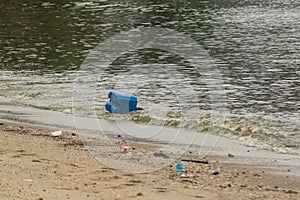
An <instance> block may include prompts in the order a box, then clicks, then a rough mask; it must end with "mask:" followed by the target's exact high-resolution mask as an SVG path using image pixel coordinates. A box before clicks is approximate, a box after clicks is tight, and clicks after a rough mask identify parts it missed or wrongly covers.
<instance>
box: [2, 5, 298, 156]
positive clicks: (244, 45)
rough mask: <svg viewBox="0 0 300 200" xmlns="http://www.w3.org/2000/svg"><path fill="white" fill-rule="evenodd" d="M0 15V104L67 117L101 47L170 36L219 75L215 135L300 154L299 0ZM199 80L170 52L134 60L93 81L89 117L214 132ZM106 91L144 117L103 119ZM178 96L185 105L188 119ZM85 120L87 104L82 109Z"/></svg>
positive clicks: (24, 9)
mask: <svg viewBox="0 0 300 200" xmlns="http://www.w3.org/2000/svg"><path fill="white" fill-rule="evenodd" d="M0 9H1V10H2V11H5V12H1V13H0V16H1V18H0V41H1V42H0V69H1V71H0V76H1V82H0V91H1V95H3V96H8V97H11V98H13V99H14V100H15V101H17V102H19V103H23V104H26V105H31V106H36V107H41V108H44V109H54V110H59V111H62V112H66V113H72V112H73V110H72V109H73V107H72V105H73V104H72V102H73V95H74V83H75V82H76V81H75V80H76V77H77V75H78V74H80V71H78V70H80V65H81V63H82V62H83V61H84V59H85V58H86V56H87V55H88V53H89V52H90V51H91V50H92V49H93V48H95V47H96V45H97V44H98V43H100V42H103V41H104V40H105V39H108V38H110V37H111V36H114V35H115V34H118V33H119V32H121V31H128V30H130V29H132V28H140V27H160V28H169V29H173V30H176V31H178V32H182V33H185V34H186V35H188V36H190V37H191V38H193V39H194V40H195V41H197V42H198V43H199V44H200V45H201V46H202V47H203V48H204V49H205V50H207V51H208V53H209V55H210V57H211V58H212V60H213V61H214V62H215V64H216V67H217V68H218V70H219V73H220V74H221V75H222V81H223V84H222V85H223V86H224V89H225V92H226V102H225V103H226V108H227V112H226V116H227V117H226V120H225V125H224V127H219V129H218V130H214V131H216V132H218V133H219V134H224V135H227V136H230V137H237V138H240V139H243V140H245V143H246V144H249V145H254V146H259V147H262V148H267V149H272V150H276V151H278V152H289V153H298V154H299V153H300V147H299V144H300V124H299V121H300V120H299V119H300V115H299V107H300V97H299V91H300V12H299V9H300V3H298V1H292V0H266V1H263V0H261V1H258V0H257V1H246V0H232V1H229V0H214V1H199V0H194V1H164V3H161V1H85V2H79V1H78V2H74V1H51V3H50V2H45V1H41V0H40V1H39V0H35V1H19V0H18V1H17V0H14V1H9V2H4V1H2V2H1V3H0ZM153 64H156V65H153ZM174 66H175V67H174ZM168 67H169V68H170V67H171V68H172V69H173V68H176V72H177V73H170V70H168ZM137 68H138V70H133V69H137ZM199 77H201V74H198V73H197V72H196V71H195V70H194V69H193V68H192V67H191V66H190V65H189V63H187V62H185V60H184V59H183V58H180V57H178V56H177V55H174V54H172V53H170V52H165V51H160V50H157V49H146V50H141V51H136V52H131V53H128V54H126V55H123V56H120V58H119V59H118V60H116V61H115V62H114V63H113V64H112V65H110V66H109V67H108V68H106V69H105V73H104V74H102V78H101V80H98V82H97V83H96V84H97V90H96V93H95V102H96V104H95V110H94V111H96V114H97V116H98V117H100V118H106V119H120V120H133V121H137V122H143V123H150V124H161V125H169V126H176V127H188V128H197V129H198V130H200V131H210V127H211V126H212V118H211V116H212V112H211V108H212V102H211V98H210V97H211V96H210V92H211V91H209V88H208V87H207V85H206V83H205V81H201V80H203V79H201V78H200V79H199ZM124 80H126V81H124ZM91 81H92V80H91ZM178 88H181V90H179V89H178ZM111 89H117V90H121V91H127V92H128V91H129V92H133V93H134V94H136V95H137V96H138V97H139V105H140V106H141V107H143V108H145V110H144V111H143V112H138V113H132V114H129V115H110V114H108V113H106V112H105V110H104V104H105V102H106V101H107V97H106V96H107V92H108V91H109V90H111ZM179 91H180V95H181V97H183V98H184V99H185V100H187V101H188V102H190V105H189V108H190V112H189V113H188V114H187V115H184V117H183V114H182V111H183V108H182V107H181V104H180V100H178V98H177V97H178V94H176V92H177V93H178V92H179ZM191 91H192V93H193V94H196V97H197V98H194V95H192V94H191ZM75 96H76V95H75ZM82 104H83V105H84V102H82ZM94 111H93V112H94ZM90 112H91V111H90V110H84V106H83V108H82V110H79V111H78V113H80V114H82V115H91V113H90Z"/></svg>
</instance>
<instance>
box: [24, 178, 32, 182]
mask: <svg viewBox="0 0 300 200" xmlns="http://www.w3.org/2000/svg"><path fill="white" fill-rule="evenodd" d="M23 181H25V182H32V181H33V180H32V179H29V178H25V179H23Z"/></svg>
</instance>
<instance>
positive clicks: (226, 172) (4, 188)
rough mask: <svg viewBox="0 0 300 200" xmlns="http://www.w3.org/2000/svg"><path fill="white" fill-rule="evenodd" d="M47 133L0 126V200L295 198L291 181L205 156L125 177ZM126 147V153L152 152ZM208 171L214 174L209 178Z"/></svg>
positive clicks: (68, 136) (70, 140) (72, 142)
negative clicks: (181, 169) (177, 167)
mask: <svg viewBox="0 0 300 200" xmlns="http://www.w3.org/2000/svg"><path fill="white" fill-rule="evenodd" d="M51 131H53V130H51V129H49V128H41V127H34V126H28V125H23V124H11V123H9V124H6V123H5V124H4V125H1V126H0V143H1V144H0V165H1V169H0V177H1V182H0V186H1V190H0V199H7V200H10V199H22V200H23V199H30V200H32V199H36V200H48V199H74V200H77V199H78V200H79V199H80V200H81V199H95V200H99V199H222V200H224V199H272V200H273V199H300V188H299V185H300V181H299V179H298V178H297V177H294V176H287V175H286V174H278V173H277V174H276V173H273V171H272V170H270V169H267V168H261V167H257V166H251V165H244V166H243V165H237V164H228V163H224V162H222V161H218V158H217V157H207V158H206V160H205V161H208V164H205V163H196V162H185V161H184V162H183V163H184V166H185V170H186V172H185V173H184V176H179V175H177V174H176V170H175V167H174V165H175V162H179V161H180V160H182V159H184V160H189V159H194V160H195V159H197V158H195V157H194V156H191V155H182V156H181V157H180V158H179V159H178V160H176V161H174V163H170V165H168V166H166V167H164V168H163V169H160V170H157V171H155V172H150V173H142V174H134V173H125V172H122V171H118V170H115V169H112V168H109V167H107V166H105V165H103V164H102V163H101V162H100V161H98V160H97V159H95V158H94V157H93V156H92V155H91V154H90V153H89V151H88V150H86V149H85V147H84V145H83V144H82V142H81V141H80V139H79V137H78V135H77V134H72V133H70V132H63V134H62V135H61V136H59V137H52V136H51ZM123 142H125V143H126V141H123ZM129 146H130V148H129V151H132V150H133V149H134V150H135V151H145V150H147V148H152V147H151V145H141V144H135V143H130V144H129ZM120 151H121V149H120ZM202 161H203V160H202ZM213 170H216V171H218V172H219V174H218V175H212V174H211V172H212V171H213ZM289 172H291V171H289Z"/></svg>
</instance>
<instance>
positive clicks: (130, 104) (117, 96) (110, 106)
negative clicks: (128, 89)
mask: <svg viewBox="0 0 300 200" xmlns="http://www.w3.org/2000/svg"><path fill="white" fill-rule="evenodd" d="M108 98H109V99H110V100H109V102H107V103H106V105H105V108H106V110H107V111H108V112H110V113H129V112H132V111H136V110H137V103H138V100H137V97H136V96H134V95H132V94H127V93H120V92H116V91H111V92H109V93H108Z"/></svg>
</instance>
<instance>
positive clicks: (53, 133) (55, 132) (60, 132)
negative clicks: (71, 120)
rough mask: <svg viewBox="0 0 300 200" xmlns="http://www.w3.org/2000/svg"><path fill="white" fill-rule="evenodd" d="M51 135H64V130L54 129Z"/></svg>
mask: <svg viewBox="0 0 300 200" xmlns="http://www.w3.org/2000/svg"><path fill="white" fill-rule="evenodd" d="M51 135H52V136H53V137H58V136H61V135H62V131H53V132H51Z"/></svg>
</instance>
